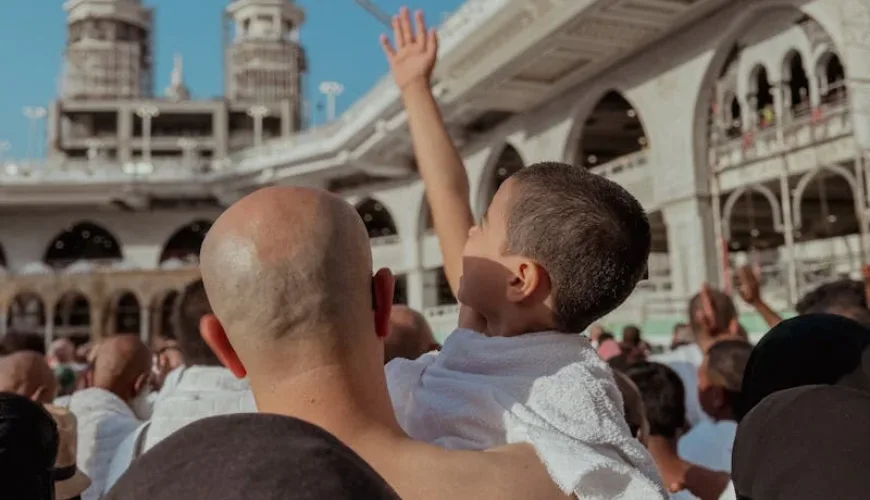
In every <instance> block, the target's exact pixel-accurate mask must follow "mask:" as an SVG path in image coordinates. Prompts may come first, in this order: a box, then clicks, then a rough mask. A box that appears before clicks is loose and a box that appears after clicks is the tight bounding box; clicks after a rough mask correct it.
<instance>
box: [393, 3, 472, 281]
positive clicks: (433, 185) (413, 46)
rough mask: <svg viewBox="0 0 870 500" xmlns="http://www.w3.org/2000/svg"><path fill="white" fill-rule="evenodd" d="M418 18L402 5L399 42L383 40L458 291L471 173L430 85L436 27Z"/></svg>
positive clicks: (396, 29) (469, 217) (397, 23)
mask: <svg viewBox="0 0 870 500" xmlns="http://www.w3.org/2000/svg"><path fill="white" fill-rule="evenodd" d="M415 18H416V19H415V20H416V28H415V27H412V25H411V15H410V13H409V12H408V9H407V8H402V10H401V11H400V12H399V15H398V16H395V17H393V36H394V39H395V47H393V45H392V44H391V43H390V40H389V38H388V37H387V36H382V37H381V44H382V45H383V48H384V52H385V53H386V55H387V60H388V61H389V63H390V71H391V73H392V74H393V78H394V79H395V81H396V85H398V86H399V89H400V91H401V92H402V100H403V101H404V103H405V109H406V111H407V114H408V125H409V127H410V129H411V139H412V142H413V145H414V154H415V156H416V158H417V167H418V169H419V172H420V177H421V178H422V179H423V185H424V186H425V188H426V199H427V200H428V202H429V207H430V210H431V213H432V222H433V223H434V225H435V232H436V233H437V234H438V239H439V241H440V244H441V253H442V255H443V258H444V273H445V274H446V276H447V281H448V282H449V283H450V289H451V290H453V294H454V295H456V294H457V293H458V292H459V278H460V276H462V249H463V247H464V246H465V241H466V240H467V239H468V230H469V229H471V226H472V225H473V224H474V217H473V215H472V213H471V202H470V199H469V195H470V193H469V187H468V176H467V174H466V172H465V166H464V165H463V164H462V158H461V157H460V156H459V152H458V151H457V150H456V146H455V145H454V144H453V140H452V139H451V138H450V135H449V134H448V133H447V129H446V127H445V126H444V120H443V119H442V117H441V112H440V110H439V109H438V104H437V103H436V102H435V97H434V96H433V95H432V89H431V87H430V84H431V83H430V79H431V76H432V70H433V69H434V68H435V62H436V60H437V56H438V37H437V35H436V33H435V30H428V31H427V29H426V24H425V23H424V21H423V13H422V12H419V11H418V12H417V13H416V14H415Z"/></svg>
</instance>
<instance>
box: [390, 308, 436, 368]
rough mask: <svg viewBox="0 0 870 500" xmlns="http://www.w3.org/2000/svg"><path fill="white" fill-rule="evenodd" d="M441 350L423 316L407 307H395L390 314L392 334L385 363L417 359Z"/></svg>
mask: <svg viewBox="0 0 870 500" xmlns="http://www.w3.org/2000/svg"><path fill="white" fill-rule="evenodd" d="M440 348H441V346H440V345H439V344H438V341H437V340H435V335H434V334H433V333H432V328H430V327H429V323H428V322H427V321H426V318H424V317H423V315H422V314H420V313H419V312H417V311H415V310H413V309H411V308H410V307H407V306H401V305H394V306H393V311H392V313H391V314H390V334H389V335H387V338H386V342H385V343H384V349H385V351H384V352H385V355H384V362H385V363H389V362H390V361H392V360H393V359H395V358H403V359H417V358H419V357H420V356H422V355H424V354H426V353H427V352H432V351H437V350H438V349H440Z"/></svg>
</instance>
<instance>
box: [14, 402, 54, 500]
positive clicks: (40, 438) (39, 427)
mask: <svg viewBox="0 0 870 500" xmlns="http://www.w3.org/2000/svg"><path fill="white" fill-rule="evenodd" d="M58 441H59V437H58V431H57V425H56V424H55V423H54V419H53V418H51V415H49V414H48V412H47V411H46V410H45V408H43V407H42V405H41V404H39V403H36V402H34V401H31V400H30V398H27V397H24V396H19V395H18V394H12V393H8V392H7V393H0V471H3V484H2V488H3V494H2V496H3V498H27V499H28V500H30V499H33V500H54V477H53V471H54V463H55V459H56V457H57V449H58Z"/></svg>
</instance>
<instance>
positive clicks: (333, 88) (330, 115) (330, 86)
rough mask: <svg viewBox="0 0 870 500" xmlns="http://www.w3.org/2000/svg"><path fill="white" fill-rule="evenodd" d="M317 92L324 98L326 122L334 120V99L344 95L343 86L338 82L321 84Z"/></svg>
mask: <svg viewBox="0 0 870 500" xmlns="http://www.w3.org/2000/svg"><path fill="white" fill-rule="evenodd" d="M319 90H320V93H321V94H323V95H325V96H326V120H327V121H332V120H334V119H335V98H336V97H338V96H340V95H341V94H342V93H344V85H342V84H340V83H338V82H323V83H321V84H320V87H319Z"/></svg>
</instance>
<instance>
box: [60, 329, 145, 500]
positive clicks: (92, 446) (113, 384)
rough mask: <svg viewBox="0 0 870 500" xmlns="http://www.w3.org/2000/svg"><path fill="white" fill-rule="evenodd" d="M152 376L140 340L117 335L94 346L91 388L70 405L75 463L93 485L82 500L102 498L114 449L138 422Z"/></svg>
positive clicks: (74, 395)
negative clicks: (73, 419) (74, 426)
mask: <svg viewBox="0 0 870 500" xmlns="http://www.w3.org/2000/svg"><path fill="white" fill-rule="evenodd" d="M150 375H151V352H150V351H149V350H148V347H146V346H145V344H144V343H142V341H141V340H139V337H137V336H135V335H117V336H114V337H109V338H107V339H105V340H104V341H102V342H100V345H99V347H97V351H96V354H95V357H94V363H93V371H92V372H91V374H90V375H89V376H90V377H91V387H90V388H89V389H85V390H83V391H79V392H77V393H75V394H73V395H72V397H71V398H70V400H69V409H70V410H71V411H72V412H73V413H74V414H75V415H76V418H77V420H78V426H77V431H78V453H77V456H76V462H77V463H78V465H79V467H80V468H81V470H82V472H84V473H85V474H87V475H88V477H90V478H91V481H92V482H91V486H90V487H89V488H88V489H87V490H86V491H85V492H84V493H83V494H82V500H97V499H99V498H100V495H101V494H102V492H103V484H104V483H105V480H106V474H107V473H108V469H109V463H110V461H111V459H112V457H113V456H114V454H115V451H116V449H117V448H118V446H120V444H121V442H122V441H123V440H124V438H126V437H127V435H128V434H130V433H132V432H133V431H135V430H136V428H137V427H138V426H139V425H140V424H141V423H142V422H141V420H140V418H141V417H140V416H138V415H137V410H140V411H141V409H142V408H143V407H144V406H145V405H146V402H147V397H148V387H149V384H148V381H149V377H150Z"/></svg>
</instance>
